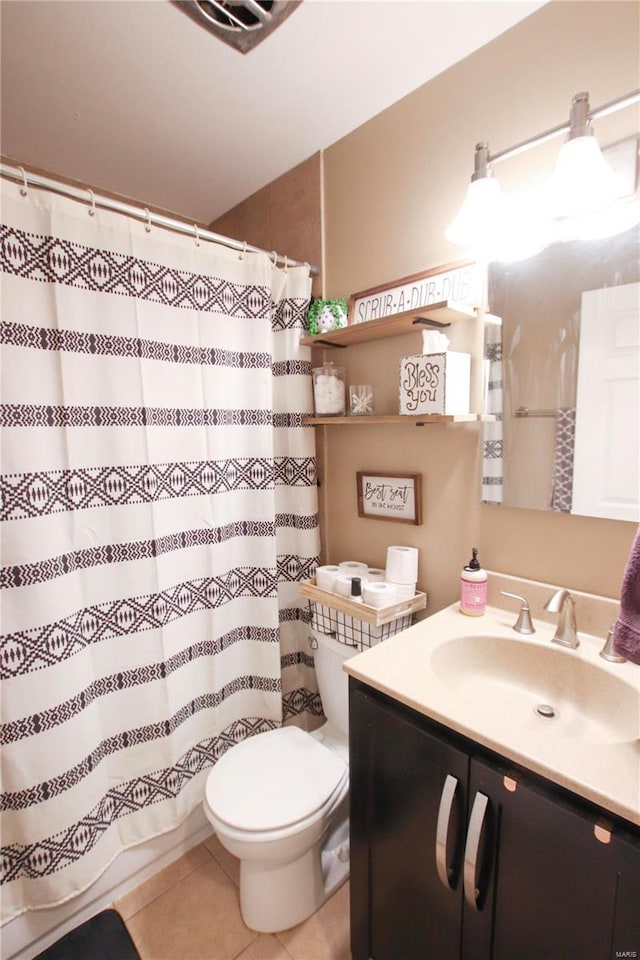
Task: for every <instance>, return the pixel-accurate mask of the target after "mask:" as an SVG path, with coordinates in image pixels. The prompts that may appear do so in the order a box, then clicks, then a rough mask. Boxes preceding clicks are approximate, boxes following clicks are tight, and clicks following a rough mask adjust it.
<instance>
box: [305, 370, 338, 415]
mask: <svg viewBox="0 0 640 960" xmlns="http://www.w3.org/2000/svg"><path fill="white" fill-rule="evenodd" d="M313 393H314V400H315V408H316V414H317V415H318V416H341V415H344V412H345V386H344V371H343V370H342V369H341V368H339V367H336V366H334V365H333V364H332V363H328V364H326V365H325V366H324V367H318V368H316V369H315V370H314V371H313Z"/></svg>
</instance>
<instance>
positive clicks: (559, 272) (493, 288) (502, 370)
mask: <svg viewBox="0 0 640 960" xmlns="http://www.w3.org/2000/svg"><path fill="white" fill-rule="evenodd" d="M488 303H489V309H490V312H491V314H494V315H496V316H497V317H499V318H502V325H501V326H499V325H496V324H491V323H487V324H486V326H485V373H486V377H485V380H486V383H485V410H486V412H487V413H495V414H497V415H498V416H497V419H496V422H495V423H488V424H485V432H484V469H483V487H482V501H483V502H484V503H496V504H500V503H501V504H503V505H505V506H511V507H526V508H529V509H539V510H555V511H558V512H562V513H575V514H580V515H586V516H599V517H608V518H611V519H620V520H632V521H634V522H636V523H638V522H640V503H639V501H640V470H639V460H640V446H639V436H640V418H639V408H640V379H639V378H640V232H639V229H638V227H634V228H633V229H631V230H628V231H626V232H625V233H621V234H618V235H617V236H613V237H607V238H605V239H600V240H591V241H577V240H575V241H570V242H567V243H556V244H553V245H551V246H549V247H547V248H546V249H545V250H543V251H542V252H541V253H540V254H538V255H537V256H535V257H530V258H529V259H527V260H522V261H519V262H514V263H492V264H490V265H489V277H488ZM500 414H501V417H500Z"/></svg>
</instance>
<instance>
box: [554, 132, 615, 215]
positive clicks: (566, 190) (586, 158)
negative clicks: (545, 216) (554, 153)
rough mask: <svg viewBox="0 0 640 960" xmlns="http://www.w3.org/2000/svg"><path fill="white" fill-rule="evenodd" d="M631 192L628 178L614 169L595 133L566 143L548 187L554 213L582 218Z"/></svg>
mask: <svg viewBox="0 0 640 960" xmlns="http://www.w3.org/2000/svg"><path fill="white" fill-rule="evenodd" d="M628 193H629V188H628V185H627V182H626V180H625V178H624V177H623V176H621V175H620V174H618V173H616V172H615V171H614V170H612V169H611V167H610V166H609V164H608V163H607V161H606V160H605V159H604V157H603V156H602V152H601V150H600V147H599V146H598V141H597V140H596V138H595V137H594V136H584V137H575V138H574V139H572V140H567V142H566V143H565V144H563V146H562V148H561V150H560V153H559V154H558V159H557V160H556V165H555V168H554V171H553V174H552V175H551V178H550V180H549V183H548V187H547V199H548V204H549V212H550V214H551V216H553V217H581V216H583V215H585V214H590V213H593V212H594V211H596V210H602V209H603V208H604V207H607V206H609V205H610V204H612V203H615V202H616V200H620V199H621V197H624V196H625V195H626V194H628Z"/></svg>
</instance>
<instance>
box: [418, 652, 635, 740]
mask: <svg viewBox="0 0 640 960" xmlns="http://www.w3.org/2000/svg"><path fill="white" fill-rule="evenodd" d="M543 643H544V641H539V640H538V641H536V640H521V639H520V638H517V639H506V638H505V637H492V636H461V637H454V638H452V639H450V640H445V641H444V642H443V643H441V644H440V645H439V646H438V647H437V649H435V650H434V651H433V655H432V657H431V667H432V669H433V671H434V673H435V675H436V676H437V677H438V679H439V680H440V682H441V683H443V684H445V685H446V686H447V687H448V688H449V689H450V690H451V693H452V694H453V695H455V696H457V697H462V698H464V699H473V700H474V701H475V702H476V703H478V702H479V699H480V700H481V701H482V710H483V712H484V711H485V710H486V713H487V715H488V716H489V715H490V716H492V718H493V719H495V720H496V721H498V722H500V723H502V724H505V725H509V723H515V722H517V723H521V722H522V721H523V720H526V722H527V726H530V725H534V726H535V725H536V724H537V725H539V729H540V731H541V732H544V733H545V734H547V733H548V734H549V735H550V736H554V735H559V736H563V737H567V738H570V739H577V740H582V741H585V742H587V743H629V742H632V741H636V747H637V746H638V745H639V744H640V691H639V690H638V689H637V688H636V687H635V686H633V684H631V683H627V682H626V681H625V680H622V679H621V678H619V677H616V676H614V675H613V674H612V673H610V672H609V671H608V670H607V668H606V666H604V664H603V667H602V668H600V667H599V666H598V665H596V664H593V663H591V662H588V661H587V660H584V659H581V658H580V657H579V656H578V652H577V651H573V650H565V649H563V648H562V647H557V646H551V645H549V644H548V643H546V644H545V645H543ZM540 707H542V708H543V709H542V710H541V711H539V709H538V708H540ZM546 708H550V710H547V709H546Z"/></svg>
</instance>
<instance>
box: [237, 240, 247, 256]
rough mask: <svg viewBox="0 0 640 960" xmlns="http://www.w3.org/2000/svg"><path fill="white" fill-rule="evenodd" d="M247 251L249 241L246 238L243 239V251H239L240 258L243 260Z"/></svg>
mask: <svg viewBox="0 0 640 960" xmlns="http://www.w3.org/2000/svg"><path fill="white" fill-rule="evenodd" d="M246 252H247V241H246V240H243V241H242V253H239V254H238V260H242V259H243V257H244V255H245V253H246Z"/></svg>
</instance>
